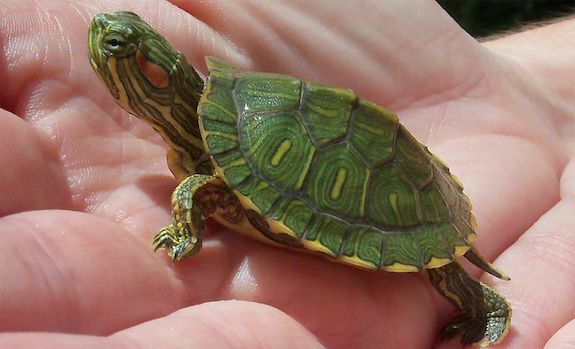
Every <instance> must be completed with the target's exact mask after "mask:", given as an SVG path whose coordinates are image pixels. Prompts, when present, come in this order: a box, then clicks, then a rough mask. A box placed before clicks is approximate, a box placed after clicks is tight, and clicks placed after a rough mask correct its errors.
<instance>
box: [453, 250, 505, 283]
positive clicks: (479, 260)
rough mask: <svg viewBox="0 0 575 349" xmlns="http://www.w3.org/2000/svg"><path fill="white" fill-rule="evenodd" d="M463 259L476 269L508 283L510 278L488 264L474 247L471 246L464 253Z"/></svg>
mask: <svg viewBox="0 0 575 349" xmlns="http://www.w3.org/2000/svg"><path fill="white" fill-rule="evenodd" d="M464 256H465V258H467V260H469V261H470V262H471V263H473V264H475V266H477V267H478V268H481V269H483V270H485V271H486V272H488V273H489V274H491V275H493V276H495V277H497V278H499V279H502V280H506V281H509V280H511V278H510V277H509V276H507V274H505V273H504V272H502V271H499V270H497V269H496V268H495V267H494V266H493V265H491V263H489V262H488V261H487V260H486V259H485V258H483V256H482V255H481V254H480V253H479V251H477V250H476V249H475V247H473V246H471V248H470V249H469V250H468V251H467V252H466V253H465V255H464Z"/></svg>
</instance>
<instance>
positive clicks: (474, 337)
mask: <svg viewBox="0 0 575 349" xmlns="http://www.w3.org/2000/svg"><path fill="white" fill-rule="evenodd" d="M484 333H485V322H483V321H480V320H479V319H473V318H470V317H468V316H465V315H462V316H458V317H456V318H455V319H453V320H451V321H449V322H448V323H447V324H446V325H445V327H443V330H442V331H441V337H442V339H454V338H459V339H460V342H461V344H463V345H467V344H471V343H480V342H481V340H482V338H483V334H484Z"/></svg>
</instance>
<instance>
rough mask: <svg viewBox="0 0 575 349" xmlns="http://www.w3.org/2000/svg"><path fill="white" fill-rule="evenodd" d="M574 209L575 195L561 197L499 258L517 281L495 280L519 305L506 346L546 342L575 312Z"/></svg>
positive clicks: (526, 345) (527, 345) (515, 309)
mask: <svg viewBox="0 0 575 349" xmlns="http://www.w3.org/2000/svg"><path fill="white" fill-rule="evenodd" d="M574 211H575V203H574V202H573V201H572V200H562V201H560V202H559V203H558V204H557V205H555V207H553V208H552V209H551V210H550V211H549V212H548V213H546V214H545V215H544V216H543V217H542V218H541V219H540V220H539V221H538V222H537V223H536V224H535V225H534V226H533V227H532V228H531V229H529V230H528V231H527V232H526V233H525V234H524V235H523V236H522V237H521V238H520V239H519V240H518V241H517V242H516V243H515V244H514V245H513V246H512V247H511V248H509V249H508V250H507V251H506V252H505V253H504V254H503V255H502V256H501V257H500V258H499V259H498V260H497V264H498V265H500V266H501V267H502V269H503V270H505V271H506V272H507V273H508V274H509V276H510V277H511V281H509V282H507V283H505V282H500V281H494V282H493V284H494V286H495V287H496V288H497V289H498V290H500V292H501V293H502V294H504V295H505V296H506V297H507V298H508V300H509V301H510V302H511V304H512V306H513V319H512V322H511V331H510V334H509V339H508V340H506V341H505V342H504V345H505V346H502V348H506V347H508V348H526V347H533V348H542V347H543V346H544V345H545V343H546V342H547V341H548V339H549V338H550V337H551V336H552V335H553V334H554V333H555V332H557V331H558V330H559V329H560V328H561V327H563V326H564V325H565V324H566V323H567V322H568V321H571V320H572V319H573V318H575V304H574V303H573V301H572V298H573V295H574V294H575V263H573V258H572V255H573V250H574V249H575V239H573V231H575V216H574V215H573V212H574Z"/></svg>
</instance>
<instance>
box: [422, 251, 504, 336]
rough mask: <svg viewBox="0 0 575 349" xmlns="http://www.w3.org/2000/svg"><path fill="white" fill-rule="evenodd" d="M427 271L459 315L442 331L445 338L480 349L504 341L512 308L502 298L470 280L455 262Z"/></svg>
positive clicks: (481, 284) (483, 285)
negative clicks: (476, 346)
mask: <svg viewBox="0 0 575 349" xmlns="http://www.w3.org/2000/svg"><path fill="white" fill-rule="evenodd" d="M428 272H429V278H430V279H431V282H432V283H433V285H434V286H435V288H437V290H438V291H439V293H440V294H441V295H442V296H444V297H445V298H447V299H448V300H449V301H450V302H451V303H453V304H454V305H455V306H456V307H457V308H459V310H460V312H461V314H460V315H459V316H457V317H456V318H454V319H453V320H451V321H450V322H449V323H448V324H447V325H446V326H445V327H444V328H443V331H442V336H443V337H444V338H456V337H461V338H460V340H461V343H462V344H463V345H467V344H472V343H475V344H478V345H479V346H482V347H483V346H488V345H491V344H496V343H499V342H500V341H501V340H503V338H504V337H505V335H506V334H507V331H508V330H509V322H510V320H511V306H510V305H509V303H507V301H506V300H505V298H503V297H502V296H501V295H499V294H498V293H497V292H495V291H494V290H492V289H491V288H489V287H487V286H486V285H485V284H483V283H481V282H479V281H477V280H475V279H473V278H472V277H470V276H469V275H468V274H467V272H466V271H465V270H464V269H463V268H462V267H461V266H460V265H459V264H457V263H456V262H453V263H450V264H447V265H445V266H443V267H441V268H437V269H429V270H428Z"/></svg>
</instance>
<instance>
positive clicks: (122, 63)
mask: <svg viewBox="0 0 575 349" xmlns="http://www.w3.org/2000/svg"><path fill="white" fill-rule="evenodd" d="M88 57H89V59H90V64H91V65H92V68H94V70H95V71H96V73H97V75H98V76H99V77H100V79H101V80H102V81H103V82H104V83H105V84H106V86H107V88H108V90H109V91H110V93H111V94H112V96H113V97H114V98H115V100H116V102H117V103H118V104H119V105H120V106H121V107H122V108H124V109H125V110H126V111H128V112H129V113H131V114H134V115H135V116H137V117H138V118H140V119H142V120H144V121H146V122H147V123H148V124H150V125H151V126H152V127H153V128H154V129H155V130H156V131H157V132H158V133H159V134H160V135H161V136H162V138H163V139H164V141H166V143H168V145H169V146H170V147H171V148H172V149H174V150H175V151H176V153H177V154H178V156H179V157H180V158H183V159H186V158H188V159H187V160H186V162H187V163H188V164H190V165H183V166H184V167H186V168H187V169H189V170H190V171H191V168H193V163H194V161H195V160H197V159H198V158H199V157H200V156H202V154H203V153H205V151H204V150H203V149H202V148H201V146H202V142H201V139H200V132H199V126H198V117H197V114H196V109H197V106H198V101H199V99H200V96H201V94H202V92H203V85H204V83H203V81H202V79H201V78H200V77H199V75H198V74H197V72H196V71H195V70H194V68H193V67H192V66H191V65H190V64H188V63H187V61H186V59H185V57H184V56H183V55H182V54H181V53H180V52H179V51H177V50H176V49H174V48H173V47H172V45H170V43H169V42H168V41H167V40H166V39H165V38H164V37H163V36H162V35H160V34H159V33H158V32H157V31H156V30H154V29H153V28H152V27H150V26H149V25H148V24H147V23H146V22H144V21H143V20H142V19H141V18H140V17H139V16H138V15H136V14H135V13H132V12H127V11H121V12H115V13H113V14H105V13H101V14H98V15H96V16H95V17H94V18H93V19H92V22H91V23H90V28H89V30H88Z"/></svg>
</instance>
